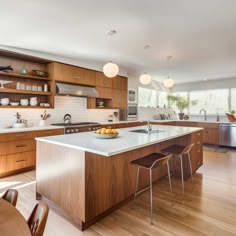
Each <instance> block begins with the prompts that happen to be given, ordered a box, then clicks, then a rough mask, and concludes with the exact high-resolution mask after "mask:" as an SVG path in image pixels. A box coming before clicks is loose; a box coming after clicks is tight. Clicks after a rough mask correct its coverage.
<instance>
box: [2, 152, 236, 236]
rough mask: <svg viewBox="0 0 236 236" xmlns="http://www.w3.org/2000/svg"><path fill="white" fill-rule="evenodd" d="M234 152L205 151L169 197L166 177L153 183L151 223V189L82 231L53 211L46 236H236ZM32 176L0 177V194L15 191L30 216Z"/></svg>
mask: <svg viewBox="0 0 236 236" xmlns="http://www.w3.org/2000/svg"><path fill="white" fill-rule="evenodd" d="M235 182H236V151H235V150H231V151H229V152H227V153H217V152H209V151H205V152H204V164H203V166H202V167H201V168H200V169H199V171H198V173H196V174H195V175H194V189H193V191H192V188H191V180H189V181H188V182H187V183H186V184H185V195H182V192H181V191H182V189H181V181H180V180H179V179H175V178H174V177H172V185H173V197H172V196H171V194H170V192H169V185H168V179H163V180H162V181H161V182H159V183H156V184H154V186H153V191H154V198H153V199H154V225H150V224H149V222H150V212H149V191H147V192H145V193H143V194H142V195H140V196H139V197H138V198H137V200H136V202H134V201H131V202H129V203H128V204H126V205H125V206H123V207H121V208H120V209H118V210H116V211H115V212H114V213H112V214H111V215H109V216H107V217H105V218H103V219H102V220H100V221H99V222H98V223H96V224H95V225H93V226H91V227H90V228H89V229H87V230H85V231H84V232H81V231H79V230H78V229H77V228H76V227H74V226H73V225H71V224H70V223H69V222H67V221H66V220H64V219H63V218H61V217H60V216H58V215H57V214H56V213H54V212H53V211H52V210H51V211H50V213H49V218H48V222H47V225H46V230H45V236H52V235H57V236H62V235H63V236H64V235H70V236H73V235H76V236H77V235H87V236H115V235H116V236H117V235H119V236H126V235H127V236H131V235H137V236H139V235H140V236H141V235H142V236H147V235H155V236H157V235H163V236H170V235H181V236H183V235H203V236H204V235H212V236H213V235H214V236H222V235H223V236H228V235H236V184H235ZM35 185H36V183H35V172H34V171H31V172H27V173H24V174H20V175H15V176H11V177H7V178H2V179H0V193H3V192H4V191H5V190H6V189H7V188H10V187H11V188H16V189H18V191H19V198H18V202H17V208H18V209H19V210H20V212H21V213H22V214H23V215H24V217H25V218H28V216H29V214H30V212H31V211H32V209H33V207H34V205H35V204H36V202H37V201H36V200H35Z"/></svg>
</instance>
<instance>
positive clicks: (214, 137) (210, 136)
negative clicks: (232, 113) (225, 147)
mask: <svg viewBox="0 0 236 236" xmlns="http://www.w3.org/2000/svg"><path fill="white" fill-rule="evenodd" d="M206 136H207V138H206V143H209V144H217V145H219V129H217V128H206Z"/></svg>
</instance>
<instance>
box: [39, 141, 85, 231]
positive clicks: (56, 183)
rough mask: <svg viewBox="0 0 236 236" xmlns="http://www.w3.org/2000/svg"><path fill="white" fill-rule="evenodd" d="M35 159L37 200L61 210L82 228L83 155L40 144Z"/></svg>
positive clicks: (83, 213)
mask: <svg viewBox="0 0 236 236" xmlns="http://www.w3.org/2000/svg"><path fill="white" fill-rule="evenodd" d="M36 155H37V158H36V173H37V193H38V196H40V195H42V196H43V197H46V198H47V199H49V200H50V201H52V202H53V203H55V204H56V205H57V206H60V208H61V209H63V210H64V211H65V212H66V213H69V215H70V217H71V220H72V221H73V223H75V224H76V225H77V226H78V227H80V223H81V221H85V194H84V193H85V191H84V190H85V182H84V181H85V154H84V151H80V150H76V149H72V148H67V147H63V146H59V145H55V144H49V143H45V142H41V141H37V151H36Z"/></svg>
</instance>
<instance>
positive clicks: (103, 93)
mask: <svg viewBox="0 0 236 236" xmlns="http://www.w3.org/2000/svg"><path fill="white" fill-rule="evenodd" d="M96 89H97V91H98V94H99V98H109V99H112V96H113V95H112V92H113V91H112V89H111V88H105V87H96Z"/></svg>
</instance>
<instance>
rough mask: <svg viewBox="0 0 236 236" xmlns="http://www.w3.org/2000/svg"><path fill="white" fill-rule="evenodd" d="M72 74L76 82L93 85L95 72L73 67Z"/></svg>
mask: <svg viewBox="0 0 236 236" xmlns="http://www.w3.org/2000/svg"><path fill="white" fill-rule="evenodd" d="M74 68H75V69H74V75H75V79H76V80H77V83H78V84H82V85H89V86H95V81H96V72H95V71H93V70H88V69H84V68H80V67H74Z"/></svg>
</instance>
